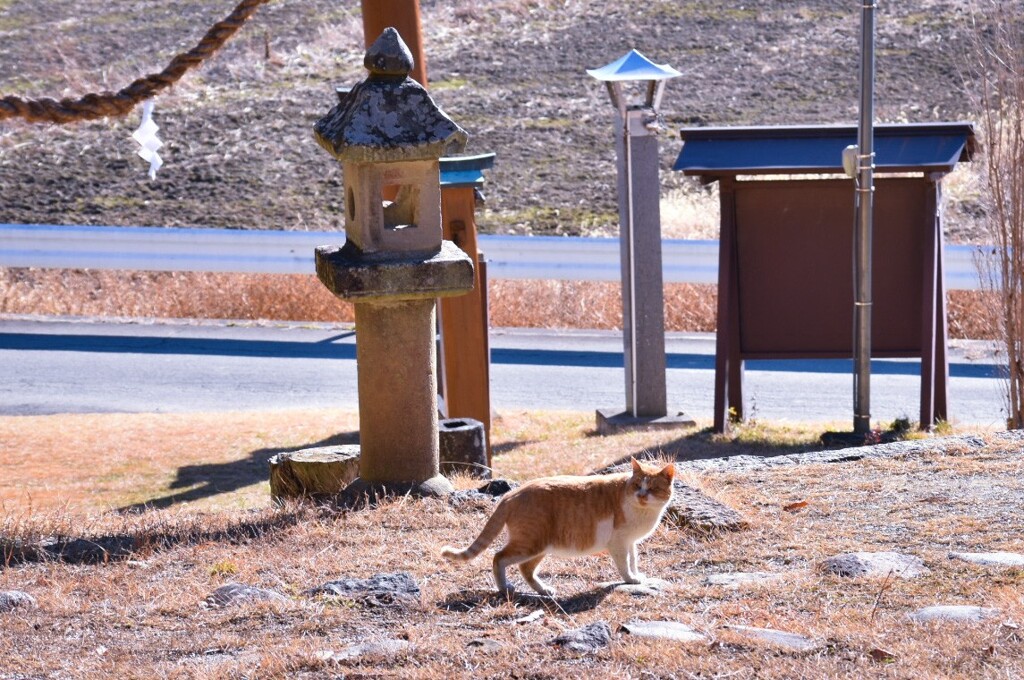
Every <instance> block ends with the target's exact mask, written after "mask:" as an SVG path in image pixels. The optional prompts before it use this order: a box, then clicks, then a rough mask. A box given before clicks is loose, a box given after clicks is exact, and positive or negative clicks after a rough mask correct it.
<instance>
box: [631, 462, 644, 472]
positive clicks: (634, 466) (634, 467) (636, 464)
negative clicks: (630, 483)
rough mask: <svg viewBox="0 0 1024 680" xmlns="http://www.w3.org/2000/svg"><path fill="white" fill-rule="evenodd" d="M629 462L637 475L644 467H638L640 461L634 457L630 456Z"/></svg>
mask: <svg viewBox="0 0 1024 680" xmlns="http://www.w3.org/2000/svg"><path fill="white" fill-rule="evenodd" d="M629 462H630V463H632V464H633V474H635V475H639V474H642V473H643V471H644V469H643V468H642V467H640V461H638V460H637V459H636V458H630V459H629Z"/></svg>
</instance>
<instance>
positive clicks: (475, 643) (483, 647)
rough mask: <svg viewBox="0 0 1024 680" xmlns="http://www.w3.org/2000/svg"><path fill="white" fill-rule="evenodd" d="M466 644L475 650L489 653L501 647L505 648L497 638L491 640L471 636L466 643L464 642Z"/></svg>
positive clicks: (497, 650)
mask: <svg viewBox="0 0 1024 680" xmlns="http://www.w3.org/2000/svg"><path fill="white" fill-rule="evenodd" d="M466 646H467V647H470V648H472V649H475V650H477V651H480V652H486V653H489V654H491V653H494V652H500V651H501V650H502V649H504V648H505V645H503V644H501V643H500V642H498V641H497V640H492V639H490V638H473V639H472V640H470V641H469V642H468V643H466Z"/></svg>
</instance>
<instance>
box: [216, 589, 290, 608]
mask: <svg viewBox="0 0 1024 680" xmlns="http://www.w3.org/2000/svg"><path fill="white" fill-rule="evenodd" d="M287 601H288V598H287V597H285V596H284V595H282V594H281V593H278V592H276V591H273V590H267V589H265V588H256V587H254V586H247V585H243V584H241V583H228V584H226V585H223V586H221V587H220V588H217V589H216V590H214V591H213V592H212V593H210V594H209V595H207V596H206V599H205V600H204V601H203V606H205V607H211V608H216V607H227V606H228V605H235V604H241V603H243V602H287Z"/></svg>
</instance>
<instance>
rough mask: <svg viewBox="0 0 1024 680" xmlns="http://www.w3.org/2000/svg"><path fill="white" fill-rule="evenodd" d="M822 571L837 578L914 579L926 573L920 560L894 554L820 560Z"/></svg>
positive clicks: (849, 555)
mask: <svg viewBox="0 0 1024 680" xmlns="http://www.w3.org/2000/svg"><path fill="white" fill-rule="evenodd" d="M821 568H822V570H823V571H825V572H827V573H830V574H835V575H837V576H846V577H851V578H856V577H860V576H882V577H884V576H889V575H890V574H892V575H893V576H898V577H900V578H915V577H917V576H920V575H922V574H927V573H928V568H927V567H925V566H924V562H922V561H921V559H920V558H918V557H914V556H913V555H904V554H902V553H896V552H877V553H872V552H855V553H846V554H843V555H836V556H834V557H829V558H827V559H824V560H822V562H821Z"/></svg>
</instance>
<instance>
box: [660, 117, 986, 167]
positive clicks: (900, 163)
mask: <svg viewBox="0 0 1024 680" xmlns="http://www.w3.org/2000/svg"><path fill="white" fill-rule="evenodd" d="M680 136H681V137H682V138H683V150H682V151H681V152H680V153H679V157H678V158H677V159H676V163H675V165H674V166H673V169H674V170H682V171H683V172H685V173H686V174H687V175H703V176H709V177H713V176H726V175H737V174H748V175H754V174H803V173H823V174H824V173H841V172H843V158H842V156H843V149H844V148H846V147H847V146H849V145H851V144H856V143H857V127H856V126H853V125H849V126H847V125H825V126H809V127H801V126H780V127H736V128H686V129H684V130H681V131H680ZM874 147H875V169H876V170H880V171H883V172H935V171H943V172H949V171H951V170H952V169H953V166H955V165H956V164H957V162H959V161H969V160H971V158H972V157H973V156H974V153H975V152H976V150H977V142H976V140H975V137H974V126H973V124H972V123H964V122H959V123H910V124H893V125H876V126H875V128H874Z"/></svg>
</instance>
